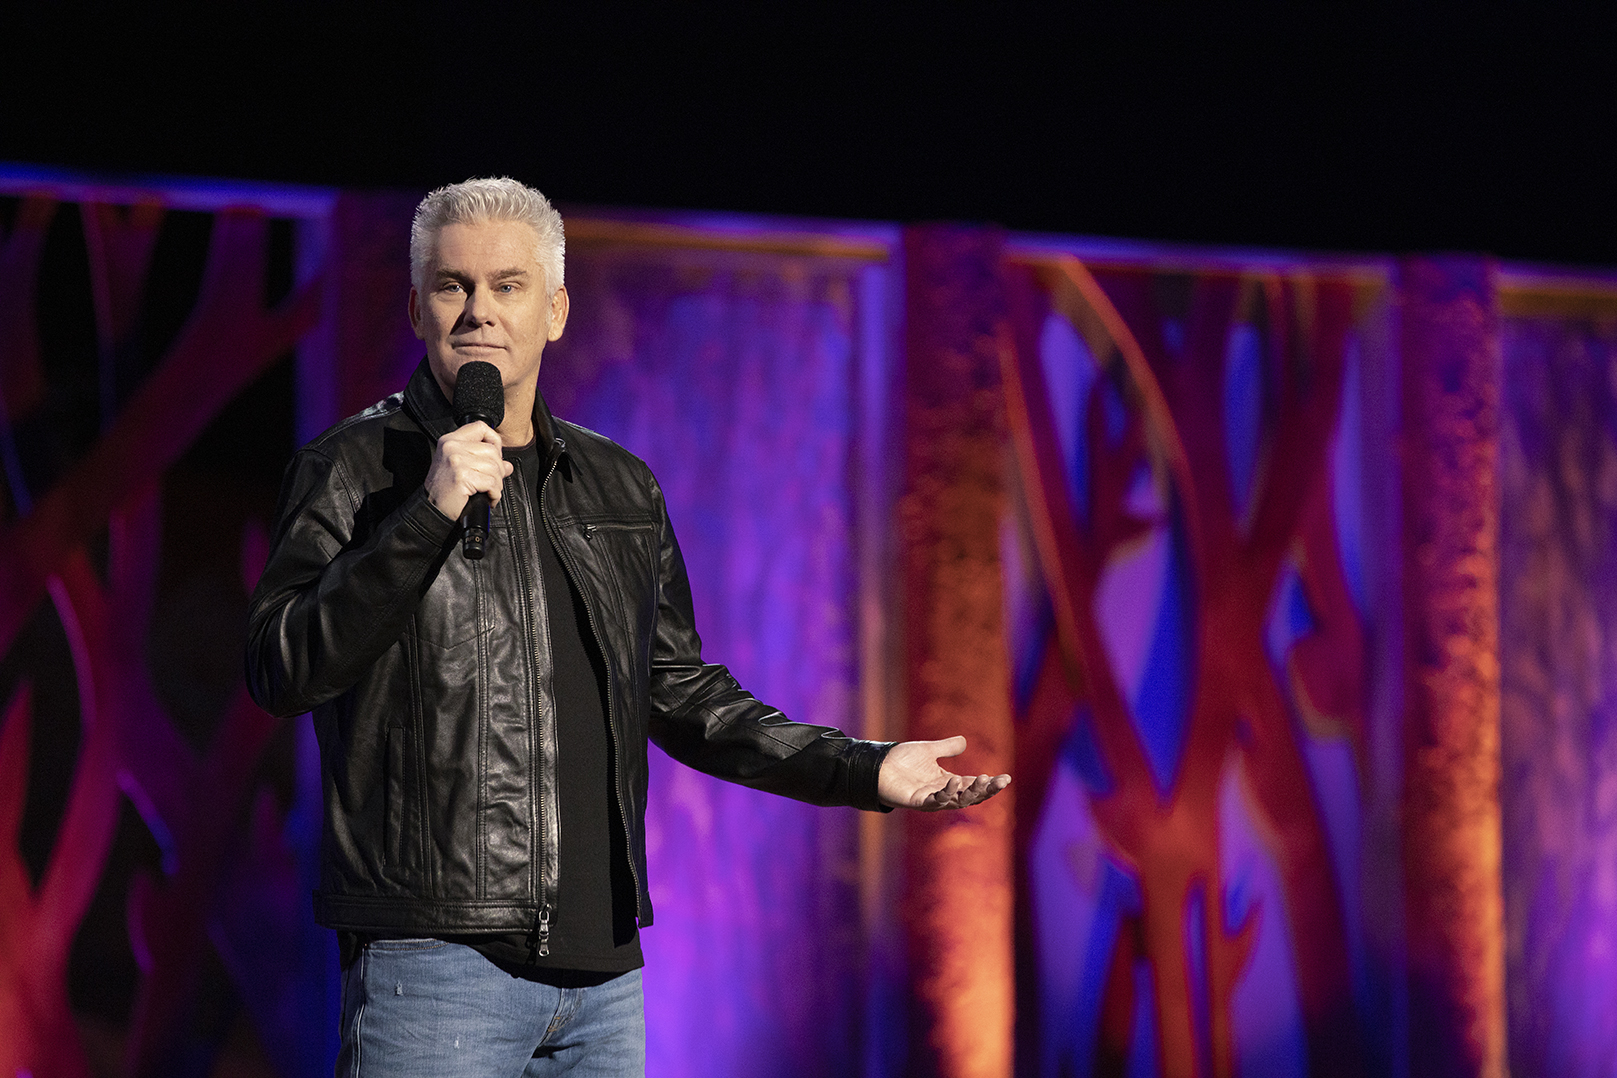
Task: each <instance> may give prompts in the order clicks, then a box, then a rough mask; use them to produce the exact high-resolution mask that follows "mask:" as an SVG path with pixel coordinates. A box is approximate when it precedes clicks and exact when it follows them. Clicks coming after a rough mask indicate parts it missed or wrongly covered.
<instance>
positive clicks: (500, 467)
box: [425, 422, 513, 518]
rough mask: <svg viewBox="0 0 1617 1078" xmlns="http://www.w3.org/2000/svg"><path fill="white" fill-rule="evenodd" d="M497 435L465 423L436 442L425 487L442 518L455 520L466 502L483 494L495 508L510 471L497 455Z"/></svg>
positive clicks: (487, 426)
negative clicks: (476, 495) (474, 496)
mask: <svg viewBox="0 0 1617 1078" xmlns="http://www.w3.org/2000/svg"><path fill="white" fill-rule="evenodd" d="M500 445H501V443H500V435H499V432H497V431H496V430H494V428H492V427H490V426H489V425H488V424H487V423H481V422H479V423H468V424H466V425H465V426H464V427H460V428H458V429H456V430H452V431H450V432H449V433H448V434H446V435H444V436H443V437H442V438H439V439H438V444H437V447H436V448H435V449H434V450H433V454H432V463H431V464H430V465H429V466H428V468H427V478H426V482H425V486H426V488H427V496H428V497H429V498H431V499H432V503H433V505H435V506H437V507H438V510H439V512H441V513H443V514H444V516H446V517H451V518H454V517H459V516H460V514H461V512H462V511H463V510H464V509H465V508H466V500H467V499H468V498H470V497H471V496H472V495H473V494H477V493H479V492H481V493H485V494H487V495H488V497H489V503H490V504H497V503H498V502H499V500H500V494H501V493H502V491H503V489H504V486H505V478H506V476H508V475H510V474H511V472H512V470H513V468H512V465H511V463H510V462H509V461H507V460H506V459H505V458H504V457H503V456H501V453H500Z"/></svg>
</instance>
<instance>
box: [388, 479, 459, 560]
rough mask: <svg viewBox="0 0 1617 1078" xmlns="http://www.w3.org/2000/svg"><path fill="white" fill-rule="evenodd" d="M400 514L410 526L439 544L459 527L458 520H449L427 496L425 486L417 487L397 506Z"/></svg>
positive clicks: (447, 540)
mask: <svg viewBox="0 0 1617 1078" xmlns="http://www.w3.org/2000/svg"><path fill="white" fill-rule="evenodd" d="M399 512H400V516H401V517H402V518H403V519H404V520H405V521H407V522H408V523H409V524H410V526H411V527H412V528H414V529H415V530H416V531H418V532H420V533H421V534H422V535H424V536H426V537H427V538H428V539H430V540H432V541H433V542H434V543H437V544H439V545H440V546H441V545H442V544H444V543H447V542H449V540H450V539H451V538H453V536H454V533H455V529H456V528H459V527H460V521H458V520H451V519H450V518H449V517H446V516H444V515H443V512H442V511H441V510H439V508H438V507H437V506H436V505H433V504H432V499H431V498H429V497H427V490H426V488H425V487H417V488H416V489H415V490H414V491H412V492H411V494H410V496H409V497H408V498H406V499H405V500H404V504H403V505H402V506H400V507H399Z"/></svg>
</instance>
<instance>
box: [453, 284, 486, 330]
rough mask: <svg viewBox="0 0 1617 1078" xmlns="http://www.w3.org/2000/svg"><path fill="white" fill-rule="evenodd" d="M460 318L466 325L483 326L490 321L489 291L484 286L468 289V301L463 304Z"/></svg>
mask: <svg viewBox="0 0 1617 1078" xmlns="http://www.w3.org/2000/svg"><path fill="white" fill-rule="evenodd" d="M460 320H461V322H462V323H464V324H465V325H469V326H481V325H485V324H486V323H488V322H489V321H490V310H489V298H488V291H487V290H486V289H482V288H469V289H467V290H466V302H465V303H464V304H462V305H461V309H460Z"/></svg>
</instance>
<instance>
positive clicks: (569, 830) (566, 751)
mask: <svg viewBox="0 0 1617 1078" xmlns="http://www.w3.org/2000/svg"><path fill="white" fill-rule="evenodd" d="M505 458H506V459H507V460H509V461H511V462H512V463H513V464H515V465H516V466H517V468H519V469H521V472H522V478H523V479H524V480H525V485H526V487H527V490H528V492H529V494H530V496H531V497H532V499H533V509H534V512H533V519H534V521H535V522H536V524H537V527H536V529H535V530H536V532H537V534H536V535H535V537H534V538H535V542H536V545H537V546H538V548H539V565H538V570H539V576H540V579H541V581H542V583H543V586H544V596H545V616H546V618H547V620H548V622H549V629H550V633H549V635H550V667H551V694H552V697H553V699H554V700H555V705H556V741H557V746H556V781H557V788H558V790H559V796H560V805H559V806H558V810H559V813H560V825H561V893H560V896H559V897H560V902H559V904H558V905H556V906H555V907H554V908H553V909H552V910H551V917H550V953H549V954H548V955H546V956H544V957H538V956H537V955H536V953H535V939H534V937H533V936H532V935H530V934H512V935H501V936H482V937H473V938H466V939H463V940H462V941H461V942H465V943H468V944H470V945H471V946H473V947H475V948H476V949H477V950H478V951H480V952H482V953H483V954H484V955H486V956H487V957H488V958H490V959H491V960H493V961H495V962H497V963H498V964H499V965H501V966H502V967H504V968H506V969H507V970H509V971H510V972H512V973H514V974H516V975H518V976H532V977H534V978H535V979H540V980H546V979H551V977H552V976H553V975H554V974H555V973H556V972H557V971H580V972H584V973H607V974H615V973H625V972H627V971H629V970H632V969H639V968H640V967H641V966H642V965H644V964H645V960H644V958H643V957H642V955H641V953H640V936H639V931H638V928H637V925H636V919H635V907H636V905H637V902H636V898H637V896H636V894H635V887H634V877H633V876H632V875H631V873H630V871H629V853H628V848H627V836H626V834H625V831H624V827H623V817H622V815H621V812H620V809H619V806H618V798H617V789H616V784H615V782H614V779H615V777H616V776H615V768H614V764H613V759H612V740H611V732H610V730H609V729H608V727H607V717H606V669H605V666H604V664H603V661H602V658H601V655H600V653H599V651H598V650H597V648H596V646H595V643H594V638H593V633H592V632H591V630H590V625H589V613H588V611H587V610H586V609H585V607H584V601H583V600H582V599H581V598H580V597H579V594H578V589H577V588H575V587H574V586H573V584H572V581H571V579H570V578H569V577H568V575H567V571H566V569H565V567H564V566H563V565H562V563H561V559H560V558H559V557H558V556H557V554H556V550H555V548H554V547H553V546H552V545H551V541H550V533H549V531H548V529H547V528H546V527H545V523H544V517H543V515H542V510H541V507H540V504H539V483H540V480H541V479H543V478H544V477H543V476H541V475H540V474H539V467H540V459H539V451H538V448H537V446H536V445H535V444H534V443H529V444H528V445H526V446H524V447H523V448H521V449H508V450H506V451H505ZM513 478H514V476H513ZM517 490H518V487H517V484H516V483H514V482H511V481H510V480H507V482H506V488H505V493H506V495H507V496H514V495H515V494H516V493H517ZM515 513H516V510H515V509H514V508H513V509H511V511H510V514H509V515H514V514H515ZM563 979H564V980H566V979H567V978H565V977H563Z"/></svg>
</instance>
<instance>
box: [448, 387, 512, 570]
mask: <svg viewBox="0 0 1617 1078" xmlns="http://www.w3.org/2000/svg"><path fill="white" fill-rule="evenodd" d="M454 407H455V422H456V423H457V424H459V425H460V426H462V427H464V426H465V425H466V424H468V423H476V422H477V421H478V420H482V421H483V422H484V423H487V424H488V425H489V426H491V427H498V426H499V425H500V424H501V423H503V422H505V384H504V383H503V382H502V381H501V380H500V368H498V367H496V366H495V365H494V364H492V363H485V362H483V361H482V360H473V361H472V362H470V363H468V364H466V365H465V366H463V367H461V369H460V370H459V371H458V372H456V374H455V405H454ZM460 526H461V529H462V534H461V538H460V552H461V554H462V555H463V556H465V557H467V558H469V559H471V560H472V561H476V560H477V559H479V558H481V557H482V556H483V550H484V549H485V547H486V546H487V544H488V527H489V502H488V494H487V492H485V491H481V490H480V491H478V492H477V493H476V494H473V495H472V496H471V497H470V498H468V499H466V508H465V509H464V510H462V511H461V514H460Z"/></svg>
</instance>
